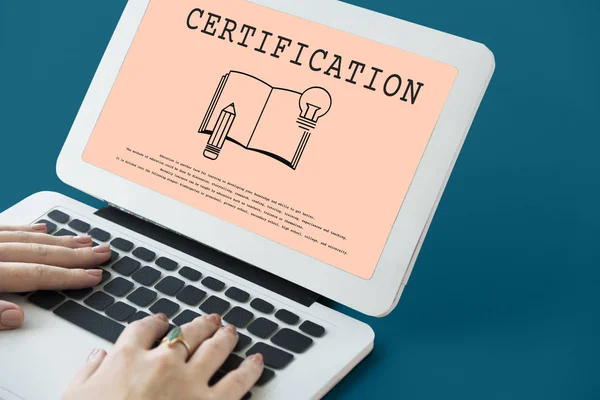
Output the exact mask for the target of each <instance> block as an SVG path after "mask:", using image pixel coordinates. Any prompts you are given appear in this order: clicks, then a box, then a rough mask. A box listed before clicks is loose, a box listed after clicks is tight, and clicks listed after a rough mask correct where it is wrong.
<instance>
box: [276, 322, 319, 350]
mask: <svg viewBox="0 0 600 400" xmlns="http://www.w3.org/2000/svg"><path fill="white" fill-rule="evenodd" d="M271 342H273V343H275V344H276V345H277V346H279V347H283V348H284V349H286V350H289V351H293V352H294V353H304V352H305V351H306V349H308V348H309V347H310V345H311V344H312V343H313V340H312V339H311V338H309V337H308V336H304V335H303V334H301V333H298V332H296V331H293V330H291V329H288V328H283V329H282V330H280V331H279V332H277V333H276V334H275V336H273V337H272V338H271Z"/></svg>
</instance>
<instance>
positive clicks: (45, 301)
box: [29, 290, 66, 310]
mask: <svg viewBox="0 0 600 400" xmlns="http://www.w3.org/2000/svg"><path fill="white" fill-rule="evenodd" d="M65 299H66V297H65V296H63V295H62V294H60V293H58V292H53V291H49V290H40V291H39V292H35V293H34V294H32V295H31V296H29V301H30V302H32V303H33V304H35V305H36V306H38V307H42V308H44V309H46V310H51V309H53V308H54V307H56V306H57V305H59V304H60V303H61V302H62V301H63V300H65Z"/></svg>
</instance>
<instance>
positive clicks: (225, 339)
mask: <svg viewBox="0 0 600 400" xmlns="http://www.w3.org/2000/svg"><path fill="white" fill-rule="evenodd" d="M237 342H238V334H237V332H236V330H235V326H233V325H227V326H226V327H223V328H221V329H219V330H218V331H217V333H215V334H214V336H213V337H212V338H210V339H208V340H206V341H205V342H204V343H202V344H201V345H200V348H198V350H196V352H195V353H194V355H193V356H192V358H191V359H190V363H191V364H193V365H195V366H196V368H197V370H198V375H199V378H200V379H202V381H203V382H208V380H209V379H210V378H211V377H212V376H213V375H214V374H215V372H217V370H218V369H219V367H221V365H223V363H224V362H225V360H226V359H227V357H229V355H230V354H231V352H232V351H233V349H234V348H235V345H236V344H237Z"/></svg>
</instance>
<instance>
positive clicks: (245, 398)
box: [241, 392, 252, 400]
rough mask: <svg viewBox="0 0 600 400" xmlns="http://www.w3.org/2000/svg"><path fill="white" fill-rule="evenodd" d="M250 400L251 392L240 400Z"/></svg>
mask: <svg viewBox="0 0 600 400" xmlns="http://www.w3.org/2000/svg"><path fill="white" fill-rule="evenodd" d="M251 398H252V392H248V393H246V394H245V395H244V397H242V399H241V400H250V399H251Z"/></svg>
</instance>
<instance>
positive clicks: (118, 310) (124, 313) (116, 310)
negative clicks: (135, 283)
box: [106, 301, 136, 321]
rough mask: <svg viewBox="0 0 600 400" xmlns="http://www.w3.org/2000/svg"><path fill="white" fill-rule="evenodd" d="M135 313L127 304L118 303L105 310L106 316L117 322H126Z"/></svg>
mask: <svg viewBox="0 0 600 400" xmlns="http://www.w3.org/2000/svg"><path fill="white" fill-rule="evenodd" d="M135 311H136V310H135V308H133V307H131V306H130V305H129V304H125V303H122V302H120V301H119V302H117V303H115V304H113V305H112V306H110V307H108V308H107V309H106V315H108V316H109V317H111V318H112V319H116V320H117V321H127V320H128V319H129V317H131V316H132V315H133V314H134V313H135Z"/></svg>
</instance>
